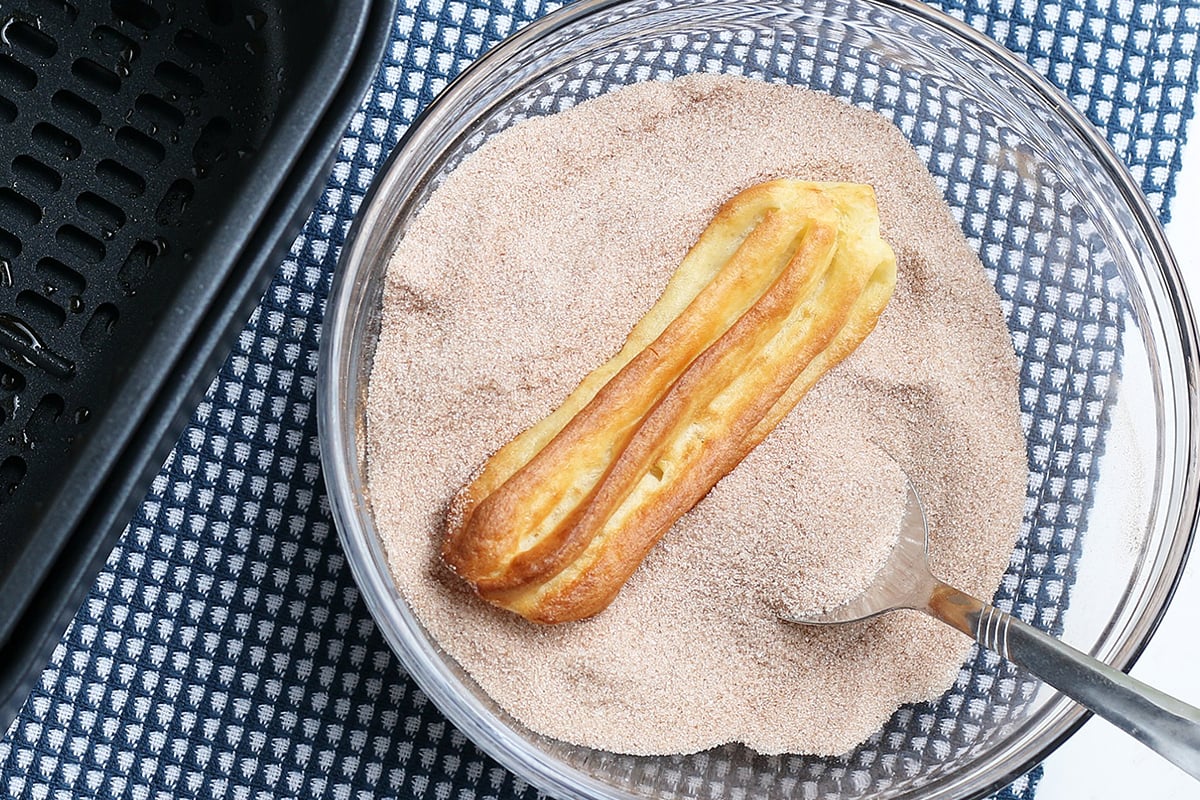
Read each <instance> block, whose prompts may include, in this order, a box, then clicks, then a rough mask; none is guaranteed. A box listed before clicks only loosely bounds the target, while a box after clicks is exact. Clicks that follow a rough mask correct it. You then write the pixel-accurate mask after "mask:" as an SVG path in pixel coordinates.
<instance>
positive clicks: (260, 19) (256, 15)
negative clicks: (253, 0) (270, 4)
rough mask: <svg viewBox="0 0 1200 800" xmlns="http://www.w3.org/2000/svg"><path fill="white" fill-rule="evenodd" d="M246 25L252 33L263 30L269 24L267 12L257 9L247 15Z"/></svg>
mask: <svg viewBox="0 0 1200 800" xmlns="http://www.w3.org/2000/svg"><path fill="white" fill-rule="evenodd" d="M246 23H247V24H248V25H249V26H250V30H252V31H257V30H262V26H263V25H266V24H267V14H266V12H265V11H261V10H259V9H255V10H254V11H251V12H250V13H249V14H247V15H246Z"/></svg>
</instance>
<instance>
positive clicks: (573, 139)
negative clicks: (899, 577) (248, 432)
mask: <svg viewBox="0 0 1200 800" xmlns="http://www.w3.org/2000/svg"><path fill="white" fill-rule="evenodd" d="M776 177H794V178H801V179H807V180H838V181H859V182H865V183H870V184H872V185H873V186H874V187H875V189H876V192H877V194H878V198H879V205H880V211H881V216H882V219H883V233H884V237H885V238H886V239H887V240H888V241H889V242H890V243H891V244H892V246H893V248H894V249H895V251H896V254H897V257H898V259H899V282H898V285H897V288H896V293H895V295H894V297H893V299H892V301H891V304H890V305H889V306H888V308H887V310H886V311H885V312H884V314H883V317H882V318H881V320H880V322H879V325H878V327H877V328H876V330H875V332H874V333H873V334H871V335H870V336H868V337H867V339H866V341H865V343H864V344H863V345H862V346H861V347H860V348H859V349H858V350H857V351H856V352H855V353H854V354H853V355H852V356H851V357H850V358H848V359H847V360H846V361H845V362H843V363H842V364H841V365H840V366H838V367H837V368H836V369H834V370H833V371H832V372H831V373H830V374H828V375H827V376H826V377H825V378H824V379H822V380H821V381H820V382H819V383H818V384H817V386H816V388H815V389H814V390H813V391H812V392H811V393H810V394H809V395H808V396H807V397H806V398H805V399H804V400H803V401H801V403H800V405H799V406H798V407H797V408H796V409H795V410H794V411H793V412H792V414H791V415H790V416H789V417H788V418H787V419H785V420H784V422H783V423H782V424H781V425H780V426H779V427H778V428H777V429H776V430H775V431H774V433H772V434H771V436H769V437H768V439H767V440H766V441H765V442H764V443H763V444H762V445H760V446H759V447H758V448H757V449H756V450H755V451H754V452H752V453H751V454H750V456H749V457H748V458H746V459H745V460H744V461H743V462H742V463H741V465H739V466H738V467H737V468H736V469H735V470H734V471H733V472H732V473H730V474H729V475H728V476H727V477H726V478H725V479H724V480H722V481H721V482H720V483H719V484H718V485H717V486H716V487H715V488H714V489H713V490H712V492H711V493H710V494H709V495H708V496H707V497H706V498H705V499H704V500H702V501H701V502H700V503H699V504H698V505H697V506H696V507H695V508H694V509H693V510H692V511H691V512H689V513H688V514H687V515H685V516H684V517H683V518H682V519H681V520H680V521H679V522H678V523H677V524H676V525H675V526H674V527H673V528H672V529H671V530H670V531H669V532H668V533H667V535H666V536H665V537H664V538H663V540H662V541H661V542H660V543H659V545H658V546H657V547H656V548H655V549H654V550H653V551H652V552H651V554H650V556H649V557H648V558H647V560H646V561H645V562H644V563H643V564H642V566H641V568H640V569H639V570H638V571H637V573H635V574H634V576H633V578H632V579H631V580H630V581H629V582H628V583H627V584H626V586H625V588H624V589H623V590H622V592H621V593H620V595H619V596H618V597H617V599H616V601H615V602H614V603H613V605H611V606H610V607H609V608H608V609H607V610H606V611H604V612H603V613H601V614H600V615H598V616H597V617H594V618H592V619H589V620H585V621H583V622H578V623H568V624H565V625H560V626H555V627H539V626H536V625H534V624H531V623H529V622H526V621H525V620H523V619H521V618H519V617H517V616H515V615H513V614H511V613H508V612H505V611H501V610H498V609H495V608H492V607H491V606H488V605H487V604H485V603H483V602H482V601H479V600H478V599H477V598H475V597H474V596H473V595H472V594H471V592H470V590H469V588H468V587H467V586H466V585H465V584H462V583H461V582H459V581H458V580H457V579H455V578H454V577H453V576H451V575H450V574H448V572H447V570H446V569H445V568H444V567H443V566H442V565H441V564H440V562H439V561H438V557H437V552H438V547H439V546H440V542H441V535H442V531H441V526H442V518H443V515H444V513H445V510H446V507H447V504H448V503H449V501H450V499H451V497H452V496H453V495H454V493H455V492H456V491H457V490H458V489H459V488H460V487H461V486H462V485H463V484H464V483H465V482H467V481H468V480H469V479H470V477H471V476H472V473H473V472H474V471H475V470H476V469H478V468H479V466H480V465H481V464H482V463H483V461H484V460H485V459H486V458H487V457H488V456H489V455H490V454H491V453H492V452H493V451H495V450H496V449H497V448H499V447H500V446H501V445H502V444H504V443H505V442H506V441H508V440H509V439H510V438H512V437H513V436H515V435H516V434H518V433H519V432H520V431H522V430H524V429H525V428H526V427H528V426H529V425H531V424H533V423H535V422H537V421H538V420H540V419H541V418H542V417H543V416H545V415H546V414H547V413H548V412H550V411H551V410H553V409H554V408H556V407H557V406H558V405H559V404H560V403H561V402H562V400H563V398H565V397H566V396H567V394H568V393H570V391H571V390H572V389H573V388H574V387H575V386H576V384H577V383H578V382H579V381H580V380H581V379H582V378H583V377H584V375H586V374H587V373H588V372H589V371H590V370H591V369H593V368H594V367H596V366H597V365H599V364H601V363H603V362H604V361H605V360H607V359H608V358H609V357H610V356H611V355H612V354H613V353H615V352H616V351H617V349H618V348H619V346H620V344H621V342H622V340H623V338H624V336H625V334H626V333H628V331H629V330H630V329H631V328H632V326H633V325H634V323H636V322H637V320H638V319H639V318H640V317H641V316H642V314H643V313H644V312H645V311H646V309H648V308H649V307H650V305H651V304H652V303H653V302H654V300H655V299H656V298H657V297H658V295H659V293H660V292H661V291H662V288H663V286H664V285H665V283H666V281H667V278H668V276H669V275H670V274H671V273H672V272H673V271H674V269H675V268H676V266H678V264H679V261H680V259H681V258H682V257H683V255H684V253H686V252H687V250H688V248H689V247H690V246H691V244H692V243H693V242H694V241H695V239H696V237H697V236H698V235H699V234H700V232H701V231H702V230H703V229H704V228H705V227H706V226H707V224H708V222H709V220H710V219H711V218H712V216H713V214H714V213H715V212H716V210H717V207H718V206H719V205H720V204H721V203H722V202H723V201H724V200H726V199H727V198H729V197H731V196H732V195H734V194H735V193H737V192H738V191H740V190H742V189H744V188H746V187H748V186H750V185H752V184H755V183H758V182H760V181H763V180H768V179H771V178H776ZM367 442H368V462H369V465H368V469H369V482H370V494H371V502H372V505H373V509H374V513H375V515H376V519H377V522H378V527H379V530H380V532H381V535H382V537H383V543H384V546H385V549H386V552H387V554H388V558H389V560H390V564H391V568H392V571H393V573H394V576H395V579H396V583H397V585H398V587H399V588H400V590H401V592H402V593H403V595H404V597H405V598H406V599H407V600H408V602H409V603H410V604H411V606H412V609H413V611H414V612H415V613H416V615H417V617H418V618H419V619H420V620H421V621H422V622H423V623H424V625H425V626H426V627H427V628H428V630H429V631H430V632H431V634H432V635H433V636H434V637H435V638H436V639H437V641H438V642H439V644H440V645H441V646H442V647H443V648H444V649H445V650H446V651H447V652H448V653H450V654H451V655H452V656H453V657H454V658H455V659H457V661H458V662H459V664H461V665H462V666H463V667H464V668H465V669H466V670H467V671H468V672H469V673H470V674H471V675H472V676H473V677H474V678H475V680H476V681H478V682H479V684H480V686H481V687H482V688H483V689H484V690H485V691H486V692H487V693H488V694H489V695H490V696H491V697H492V698H493V699H494V700H495V701H496V702H497V703H498V704H499V705H500V706H502V707H503V708H504V709H506V710H507V711H508V712H510V713H511V714H512V715H513V716H515V717H516V718H517V719H519V720H520V721H521V722H523V723H524V724H526V725H527V726H529V727H530V728H532V729H533V730H535V731H538V732H541V733H544V734H547V735H549V736H552V737H555V738H558V739H562V740H565V741H568V742H572V743H576V744H580V745H585V746H590V747H596V748H601V749H605V750H611V751H617V752H624V753H634V754H664V753H681V752H691V751H696V750H700V749H704V748H707V747H711V746H714V745H717V744H720V743H724V742H729V741H739V742H744V743H745V744H747V745H749V746H750V747H753V748H755V749H757V750H759V751H760V752H763V753H777V752H806V753H816V754H837V753H842V752H844V751H846V750H848V749H850V748H852V747H853V746H854V745H856V744H857V743H859V742H861V741H862V740H863V739H865V738H866V737H867V736H869V735H870V734H871V733H872V732H874V731H875V730H877V729H878V728H879V726H880V725H881V724H882V723H883V722H884V721H885V720H886V719H887V718H888V716H890V715H891V714H892V712H893V711H895V709H896V708H897V707H898V706H899V705H900V704H902V703H905V702H908V701H915V700H924V699H930V698H934V697H937V696H938V695H940V694H941V693H942V692H943V691H944V690H945V689H947V688H948V687H949V686H950V685H951V684H952V682H953V680H954V677H955V675H956V673H957V671H958V669H959V666H960V664H961V663H962V661H963V659H964V657H965V656H966V654H967V652H968V650H969V645H970V642H969V641H968V640H967V638H966V637H964V636H961V635H960V634H958V633H956V632H954V631H952V630H951V629H950V628H949V627H947V626H944V625H939V624H938V623H936V622H933V621H932V620H928V619H924V618H922V617H920V616H919V615H917V614H915V613H909V612H902V613H896V614H890V615H886V616H884V617H882V618H879V619H877V620H874V621H871V622H868V623H863V624H858V625H852V626H844V627H839V628H827V629H820V630H816V629H808V628H803V627H800V626H796V625H791V624H787V623H784V622H780V621H779V620H778V618H777V613H778V610H779V609H780V608H781V607H785V606H788V607H791V608H794V609H797V610H799V609H813V608H819V607H828V606H831V605H835V604H837V603H840V602H842V601H844V600H846V599H848V598H849V597H851V596H853V595H854V594H856V593H857V592H858V591H859V590H860V589H862V588H863V587H865V586H866V585H867V583H868V582H869V581H870V579H871V578H872V577H873V575H874V573H875V572H876V571H877V569H878V568H879V566H880V565H881V563H882V561H883V559H884V557H885V556H886V554H887V552H888V549H889V547H890V546H891V544H892V542H893V541H894V538H895V533H896V530H897V526H898V523H899V519H900V513H901V509H902V506H903V500H904V485H903V480H902V478H901V475H900V472H899V470H898V468H897V466H896V463H895V462H893V461H892V458H891V457H889V455H888V454H889V453H890V454H891V456H892V457H894V458H895V459H896V461H898V462H899V463H900V464H902V465H903V466H904V468H905V469H906V470H907V471H908V472H909V474H910V475H911V476H912V478H913V480H914V482H915V483H916V484H917V486H918V488H919V490H920V491H921V493H922V495H923V497H924V499H925V500H926V502H927V505H928V511H929V518H930V523H931V536H932V549H933V556H934V558H933V560H934V566H935V569H937V570H939V571H940V572H941V573H942V574H943V576H944V577H945V578H947V579H948V580H950V581H951V582H952V583H955V584H957V585H959V586H961V587H962V588H964V589H966V590H968V591H972V592H974V593H977V594H979V595H982V596H985V597H990V596H991V594H992V592H993V591H994V590H995V587H996V586H997V584H998V583H999V580H1000V576H1001V574H1002V573H1003V570H1004V567H1005V565H1006V564H1007V563H1008V558H1009V553H1010V552H1011V549H1012V545H1013V542H1014V539H1015V537H1016V535H1017V533H1018V531H1019V528H1020V524H1021V516H1022V510H1023V503H1024V495H1025V493H1024V486H1025V477H1026V472H1025V447H1024V441H1023V438H1022V434H1021V428H1020V422H1019V412H1018V405H1017V363H1016V359H1015V357H1014V356H1013V352H1012V347H1011V345H1010V343H1009V337H1008V333H1007V330H1006V328H1005V325H1004V322H1003V319H1002V317H1001V311H1000V304H999V300H998V298H997V297H996V295H995V293H994V291H993V290H992V288H991V286H990V285H989V283H988V281H987V278H986V276H985V274H984V271H983V268H982V267H981V265H980V263H979V260H978V259H977V258H976V257H975V255H974V254H973V253H972V251H971V250H970V249H969V248H968V245H967V244H966V242H965V241H964V240H963V236H962V234H961V232H960V231H959V228H958V226H957V225H956V224H955V222H954V220H953V218H952V217H951V215H950V212H949V210H948V209H947V207H946V206H945V204H944V203H943V201H942V199H941V194H940V192H939V190H938V189H937V186H936V185H935V183H934V181H933V180H932V178H931V177H930V176H929V174H928V173H927V172H926V170H925V169H924V167H923V166H922V164H921V162H920V161H919V160H918V157H917V155H916V154H915V153H914V152H913V151H912V149H911V148H910V147H909V145H908V143H907V142H906V141H905V140H904V139H903V138H902V136H901V135H900V133H899V132H898V131H896V130H895V129H894V128H893V127H892V126H891V125H890V123H888V122H887V121H886V120H884V119H883V118H881V117H878V116H876V115H874V114H871V113H868V112H865V111H862V110H857V109H853V108H851V107H849V106H847V105H844V104H842V103H840V102H838V101H836V100H834V99H833V98H831V97H828V96H825V95H821V94H817V93H813V92H810V91H807V90H802V89H797V88H794V87H788V86H774V85H768V84H764V83H760V82H756V81H751V80H747V79H741V78H732V77H716V76H698V77H690V78H683V79H679V80H676V81H673V82H664V83H644V84H640V85H636V86H633V87H629V88H626V89H622V90H619V91H616V92H613V93H611V94H608V95H606V96H604V97H601V98H599V99H596V100H592V101H589V102H586V103H583V104H581V105H580V106H578V107H576V108H574V109H572V110H569V111H565V112H562V113H559V114H556V115H553V116H549V117H545V118H539V119H534V120H530V121H527V122H524V123H520V124H518V125H516V126H514V127H513V128H511V129H509V130H508V131H506V132H504V133H502V134H500V135H498V136H496V137H494V138H493V139H492V140H490V141H489V142H488V143H487V144H486V145H484V146H483V147H482V148H480V149H479V150H478V151H477V152H476V153H475V154H474V155H472V156H471V157H470V158H468V159H467V160H466V161H464V162H463V163H462V165H461V166H459V167H458V168H457V169H456V170H455V172H454V173H453V174H452V175H451V176H450V177H449V178H448V179H447V180H446V182H445V183H444V184H443V185H442V186H441V187H440V188H439V189H438V190H437V191H436V192H435V193H434V194H433V196H431V197H430V199H429V201H428V203H427V204H426V205H425V207H424V209H423V210H422V212H421V214H420V216H419V217H418V218H417V219H416V220H415V221H414V222H413V224H412V226H411V227H410V229H409V231H408V233H407V236H406V238H405V240H404V242H403V243H402V244H401V245H400V247H399V248H398V249H397V251H396V253H395V255H394V257H393V259H392V261H391V263H390V265H389V267H388V274H387V284H386V288H385V296H384V301H383V322H382V331H381V334H380V338H379V342H378V349H377V351H376V355H375V362H374V371H373V373H372V375H371V382H370V387H369V400H368V414H367ZM885 450H886V451H887V453H885V452H884V451H885Z"/></svg>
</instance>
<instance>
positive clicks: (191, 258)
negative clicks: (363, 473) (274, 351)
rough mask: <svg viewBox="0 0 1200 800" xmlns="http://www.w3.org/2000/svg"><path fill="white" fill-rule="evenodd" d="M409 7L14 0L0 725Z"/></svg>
mask: <svg viewBox="0 0 1200 800" xmlns="http://www.w3.org/2000/svg"><path fill="white" fill-rule="evenodd" d="M393 11H394V3H393V2H390V1H389V0H384V1H383V2H372V0H357V2H348V1H346V0H343V1H341V2H339V1H338V0H321V2H306V3H289V2H286V0H191V2H183V1H182V0H181V1H180V2H163V1H162V0H111V2H110V1H109V0H104V2H87V3H85V2H77V1H76V0H0V726H5V725H7V723H8V720H9V719H10V718H11V715H12V714H13V713H15V711H16V708H17V707H18V706H19V704H20V702H21V701H22V700H23V698H24V696H25V694H26V692H27V691H28V681H29V679H30V678H31V676H32V673H33V671H35V670H36V669H38V668H40V666H41V665H42V664H43V663H44V661H45V659H46V657H47V655H48V652H49V647H50V646H52V644H53V642H54V641H55V640H56V639H57V637H58V636H59V635H60V634H61V631H62V628H63V627H64V626H65V624H66V621H67V619H69V617H70V615H71V614H73V612H74V610H75V608H76V607H77V605H78V602H79V599H80V597H81V592H82V591H83V590H84V589H86V588H87V585H88V584H89V582H90V578H91V576H92V575H93V574H94V572H95V570H96V568H98V566H99V563H100V561H101V559H103V557H104V556H105V555H106V554H107V552H108V550H109V549H110V548H111V545H112V541H113V538H114V537H115V536H116V534H117V533H118V532H119V530H120V527H121V525H123V524H124V522H125V520H126V518H127V517H128V514H129V511H130V510H131V505H132V503H134V502H135V501H136V500H137V498H139V497H140V496H141V493H142V492H143V491H144V490H145V484H146V482H147V480H148V478H149V471H150V470H152V469H153V468H155V467H157V466H158V465H159V464H160V463H161V461H162V459H163V458H164V457H165V454H166V449H167V448H168V447H169V446H170V444H171V443H172V442H173V441H174V437H175V435H177V434H178V431H179V428H180V425H181V424H182V422H183V420H184V418H185V417H184V415H185V414H186V413H188V412H190V410H191V408H192V407H193V405H194V402H195V400H196V399H197V395H198V392H199V391H201V390H202V389H203V387H204V384H205V383H206V382H207V381H208V380H209V379H210V378H211V375H212V373H213V372H214V371H215V367H216V363H217V362H218V361H219V359H220V358H222V357H223V355H224V352H225V350H226V349H227V346H228V337H229V336H230V335H232V334H233V333H234V332H235V331H236V328H237V326H240V325H241V324H242V323H243V322H244V320H245V317H246V315H247V314H248V313H249V310H250V307H251V304H252V303H253V302H254V301H256V300H257V299H258V296H259V294H260V293H261V291H262V289H263V288H264V286H265V281H266V280H267V279H269V277H270V272H271V269H272V268H273V267H275V266H276V265H277V264H278V261H279V258H280V257H281V255H282V250H283V248H285V247H286V246H287V244H288V242H289V241H290V239H291V237H293V236H294V235H295V233H296V231H297V229H298V227H299V224H300V222H301V221H302V219H303V217H304V216H305V214H306V213H307V210H308V209H309V208H310V206H311V203H312V201H313V200H314V196H315V193H316V191H318V190H319V188H320V186H321V185H322V184H323V180H324V178H325V175H326V172H327V170H328V164H329V159H330V158H331V157H332V155H333V151H334V148H335V147H336V145H337V142H338V140H339V138H340V134H341V132H342V130H343V128H344V126H345V124H346V122H347V121H348V119H349V115H350V113H351V112H352V111H353V109H354V108H355V107H356V106H357V103H358V100H359V99H360V96H361V94H362V92H363V90H364V89H365V87H366V83H367V81H368V80H369V78H370V77H371V75H372V74H373V73H374V69H375V59H376V58H377V56H378V53H379V51H380V48H381V47H382V43H383V39H384V36H385V35H386V33H387V31H388V28H389V25H390V22H391V15H392V13H393ZM222 342H224V344H222Z"/></svg>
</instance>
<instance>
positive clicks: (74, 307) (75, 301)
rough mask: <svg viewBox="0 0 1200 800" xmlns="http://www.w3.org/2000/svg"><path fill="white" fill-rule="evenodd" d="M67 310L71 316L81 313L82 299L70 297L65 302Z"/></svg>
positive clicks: (74, 295) (74, 296)
mask: <svg viewBox="0 0 1200 800" xmlns="http://www.w3.org/2000/svg"><path fill="white" fill-rule="evenodd" d="M67 308H68V309H70V311H71V313H72V314H78V313H79V312H80V311H83V298H82V297H80V296H79V295H77V294H73V295H71V299H70V300H68V301H67Z"/></svg>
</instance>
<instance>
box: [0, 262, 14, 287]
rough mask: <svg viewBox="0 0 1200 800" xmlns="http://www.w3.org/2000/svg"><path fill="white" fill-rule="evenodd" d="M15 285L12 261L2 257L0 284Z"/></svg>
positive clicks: (4, 285)
mask: <svg viewBox="0 0 1200 800" xmlns="http://www.w3.org/2000/svg"><path fill="white" fill-rule="evenodd" d="M12 285H13V274H12V263H11V262H10V261H9V260H8V259H7V258H0V286H3V287H8V286H12Z"/></svg>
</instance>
